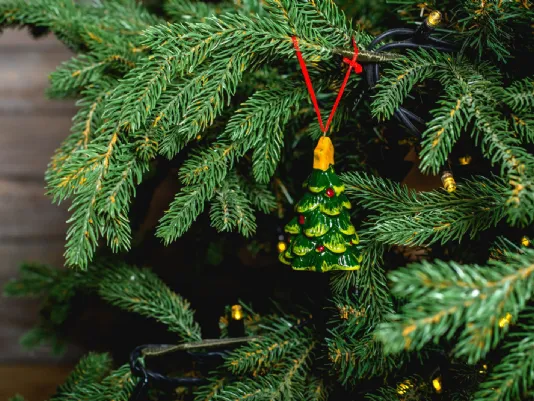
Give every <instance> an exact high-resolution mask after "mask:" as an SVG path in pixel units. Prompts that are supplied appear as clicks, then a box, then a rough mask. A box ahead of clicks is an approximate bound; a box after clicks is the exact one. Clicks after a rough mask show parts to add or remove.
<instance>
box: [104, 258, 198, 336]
mask: <svg viewBox="0 0 534 401" xmlns="http://www.w3.org/2000/svg"><path fill="white" fill-rule="evenodd" d="M101 274H102V278H101V281H100V283H99V287H98V292H99V294H100V296H101V297H102V298H103V299H105V300H106V301H108V302H109V303H111V304H113V305H116V306H118V307H120V308H122V309H125V310H129V311H132V312H136V313H139V314H141V315H144V316H147V317H152V318H154V319H157V320H159V321H160V322H161V323H163V324H164V325H165V326H167V328H168V329H169V330H170V331H174V332H176V333H178V334H179V335H180V336H181V337H183V338H184V339H186V340H190V341H194V340H200V338H201V337H200V327H199V326H198V324H197V323H195V322H194V321H193V311H192V310H191V309H190V305H189V302H187V301H186V300H184V299H183V298H182V297H181V296H179V295H178V294H176V293H175V292H173V291H171V290H170V289H169V287H167V286H166V285H165V284H164V283H163V282H162V281H161V280H160V279H159V278H158V277H157V276H156V275H155V274H154V273H152V272H151V271H150V270H147V269H133V268H131V267H129V266H125V265H123V266H118V267H116V268H114V269H106V270H105V271H104V272H102V273H101Z"/></svg>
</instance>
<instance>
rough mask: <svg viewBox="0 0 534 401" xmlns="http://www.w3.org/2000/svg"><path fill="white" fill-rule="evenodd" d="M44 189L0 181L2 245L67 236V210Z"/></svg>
mask: <svg viewBox="0 0 534 401" xmlns="http://www.w3.org/2000/svg"><path fill="white" fill-rule="evenodd" d="M43 186H44V184H41V183H39V182H17V181H10V180H2V179H0V222H1V224H0V241H2V240H14V239H20V240H24V239H26V240H30V239H45V238H63V237H64V236H65V232H66V223H65V221H66V220H67V216H68V215H67V212H66V210H65V209H66V206H61V207H58V206H56V205H53V204H52V203H51V201H50V199H49V198H48V197H46V196H45V194H44V192H45V190H44V189H43Z"/></svg>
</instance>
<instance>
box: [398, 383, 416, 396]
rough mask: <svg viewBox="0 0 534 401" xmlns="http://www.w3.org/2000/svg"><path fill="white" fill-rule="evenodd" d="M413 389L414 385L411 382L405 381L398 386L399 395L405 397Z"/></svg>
mask: <svg viewBox="0 0 534 401" xmlns="http://www.w3.org/2000/svg"><path fill="white" fill-rule="evenodd" d="M412 387H413V383H412V382H411V381H410V380H404V381H403V382H402V383H399V384H398V385H397V394H400V395H404V394H407V393H408V391H409V390H410V389H411V388H412Z"/></svg>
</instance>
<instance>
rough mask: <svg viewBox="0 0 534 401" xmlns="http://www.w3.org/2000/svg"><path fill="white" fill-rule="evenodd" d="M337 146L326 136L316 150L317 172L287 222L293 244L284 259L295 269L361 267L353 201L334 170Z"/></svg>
mask: <svg viewBox="0 0 534 401" xmlns="http://www.w3.org/2000/svg"><path fill="white" fill-rule="evenodd" d="M333 164H334V146H333V145H332V141H331V140H330V138H328V137H322V138H321V139H320V140H319V143H318V145H317V147H316V148H315V151H314V163H313V172H312V173H311V174H310V176H309V177H308V179H307V180H306V181H305V182H304V187H305V188H307V190H308V192H307V193H306V194H305V195H304V197H303V198H302V199H301V200H300V201H299V202H298V203H297V205H296V207H295V211H296V212H297V213H299V215H298V216H296V217H294V218H293V219H292V220H291V221H290V222H289V223H288V224H287V225H286V226H285V232H286V233H288V234H290V237H289V246H288V247H287V249H286V250H285V251H283V252H281V253H280V257H279V258H280V261H281V262H282V263H285V264H287V265H290V266H291V267H292V268H293V269H294V270H308V271H315V272H327V271H330V270H358V269H359V268H360V263H361V261H362V256H361V254H360V251H359V250H358V248H357V246H356V245H357V244H358V243H359V239H358V234H357V233H356V230H355V228H354V226H353V225H352V223H351V221H350V215H349V212H348V210H349V209H351V207H352V206H351V204H350V202H349V200H348V198H347V196H346V195H345V194H344V192H345V186H344V185H343V183H342V182H341V180H340V179H339V177H338V176H337V174H336V173H335V171H334V167H333Z"/></svg>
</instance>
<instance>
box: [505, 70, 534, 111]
mask: <svg viewBox="0 0 534 401" xmlns="http://www.w3.org/2000/svg"><path fill="white" fill-rule="evenodd" d="M505 102H506V104H508V105H509V106H510V108H511V109H512V110H513V111H514V113H528V112H530V113H532V111H533V109H534V83H533V78H525V79H523V80H521V81H515V82H514V83H513V84H512V85H510V86H509V87H508V88H506V89H505Z"/></svg>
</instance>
